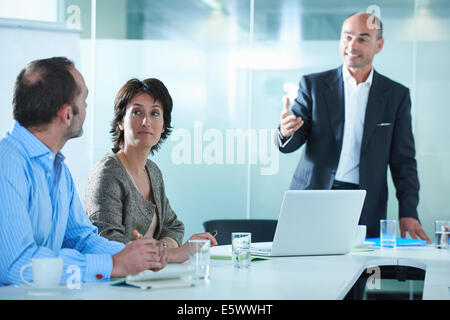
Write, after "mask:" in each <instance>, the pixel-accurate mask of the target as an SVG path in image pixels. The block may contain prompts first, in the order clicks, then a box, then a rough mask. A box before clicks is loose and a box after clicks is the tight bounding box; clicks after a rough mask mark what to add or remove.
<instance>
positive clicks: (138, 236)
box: [133, 229, 144, 240]
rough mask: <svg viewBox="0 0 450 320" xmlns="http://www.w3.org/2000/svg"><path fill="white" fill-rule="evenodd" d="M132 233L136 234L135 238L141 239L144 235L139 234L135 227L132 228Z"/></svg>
mask: <svg viewBox="0 0 450 320" xmlns="http://www.w3.org/2000/svg"><path fill="white" fill-rule="evenodd" d="M133 234H134V235H135V236H136V240H138V239H142V238H143V237H144V236H143V235H142V234H140V233H139V232H138V231H137V230H136V229H134V230H133Z"/></svg>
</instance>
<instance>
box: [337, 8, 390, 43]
mask: <svg viewBox="0 0 450 320" xmlns="http://www.w3.org/2000/svg"><path fill="white" fill-rule="evenodd" d="M350 18H357V19H359V20H360V21H362V23H365V24H366V26H367V28H368V29H369V30H376V31H377V38H378V39H381V38H383V23H382V22H381V20H380V19H379V18H378V17H377V16H375V15H373V14H370V13H367V12H356V13H352V14H351V15H349V16H348V17H347V18H346V19H345V21H347V20H348V19H350ZM345 21H344V23H345Z"/></svg>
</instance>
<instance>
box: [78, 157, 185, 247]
mask: <svg viewBox="0 0 450 320" xmlns="http://www.w3.org/2000/svg"><path fill="white" fill-rule="evenodd" d="M145 166H146V169H147V173H148V175H149V178H150V181H151V187H152V192H153V198H154V200H155V204H153V203H152V202H150V201H148V200H147V199H145V198H144V197H143V196H142V195H141V194H140V193H139V191H138V190H137V188H136V187H135V185H134V183H133V181H132V180H131V178H130V176H129V175H128V173H127V172H126V169H125V167H124V166H123V164H122V162H121V161H120V160H119V159H118V158H117V156H116V154H115V153H114V152H112V151H110V152H108V153H107V154H106V155H105V156H104V157H103V158H102V159H101V160H100V161H99V162H97V164H96V165H95V167H94V169H93V170H92V172H91V174H90V175H89V180H88V183H87V187H86V197H85V209H86V212H87V214H88V216H89V219H90V220H91V221H92V223H93V224H94V225H95V226H97V228H98V231H99V234H100V235H101V236H103V237H105V238H107V239H109V240H114V241H119V242H122V243H128V242H129V241H132V240H134V239H135V238H136V236H135V235H134V234H133V230H134V229H136V230H137V231H138V232H139V233H141V234H145V233H146V232H147V230H148V228H149V227H150V224H151V222H152V219H153V216H154V214H155V211H156V214H157V215H158V224H157V226H156V229H155V233H154V235H153V237H154V238H155V239H161V238H164V237H169V238H172V239H174V240H175V241H176V242H177V243H178V245H179V246H181V245H182V241H183V236H184V224H183V223H182V222H181V221H180V220H178V218H177V215H176V214H175V212H174V211H173V210H172V208H171V207H170V204H169V200H168V199H167V197H166V194H165V191H164V181H163V177H162V173H161V170H160V169H159V168H158V166H157V165H156V164H155V163H154V162H153V161H151V160H147V163H146V165H145Z"/></svg>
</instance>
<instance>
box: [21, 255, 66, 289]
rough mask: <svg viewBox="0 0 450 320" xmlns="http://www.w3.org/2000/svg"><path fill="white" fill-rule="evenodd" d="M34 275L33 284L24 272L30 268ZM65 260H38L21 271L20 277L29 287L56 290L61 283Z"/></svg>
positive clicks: (34, 260)
mask: <svg viewBox="0 0 450 320" xmlns="http://www.w3.org/2000/svg"><path fill="white" fill-rule="evenodd" d="M30 267H31V271H32V274H33V282H29V281H27V280H26V279H25V278H24V276H23V272H24V271H25V269H27V268H30ZM62 267H63V260H62V259H61V258H36V259H31V263H30V264H27V265H24V266H23V267H22V268H21V269H20V277H21V278H22V281H23V282H24V283H26V284H27V285H29V286H31V287H35V288H55V287H58V286H59V284H60V282H61V274H62Z"/></svg>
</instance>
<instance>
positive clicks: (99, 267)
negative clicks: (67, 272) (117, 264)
mask: <svg viewBox="0 0 450 320" xmlns="http://www.w3.org/2000/svg"><path fill="white" fill-rule="evenodd" d="M112 268H113V259H112V256H111V255H109V254H87V255H86V271H85V274H84V279H83V282H98V281H109V280H110V278H111V272H112Z"/></svg>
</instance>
